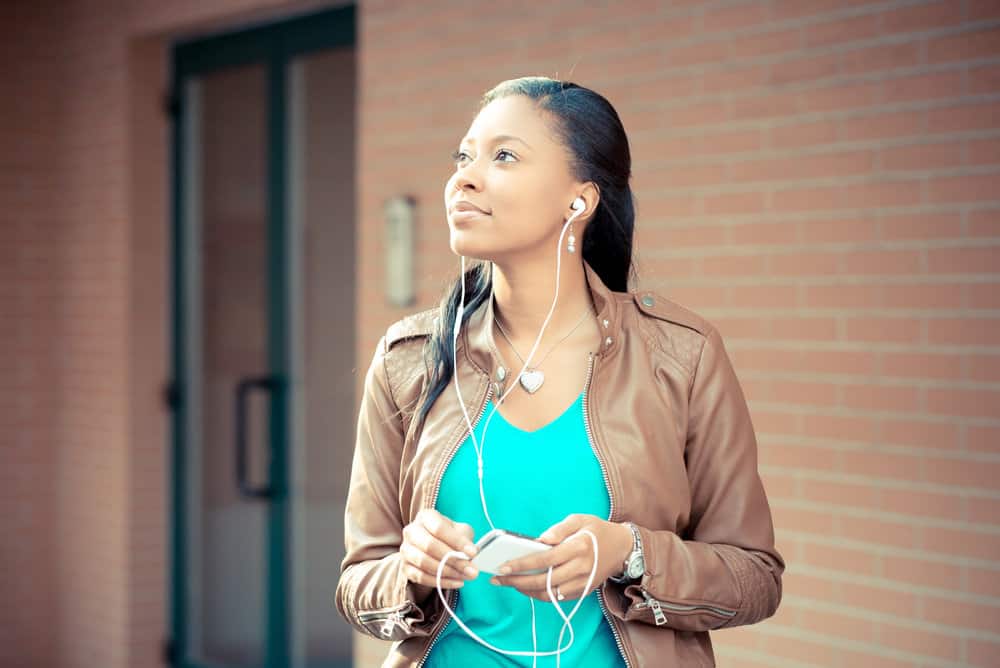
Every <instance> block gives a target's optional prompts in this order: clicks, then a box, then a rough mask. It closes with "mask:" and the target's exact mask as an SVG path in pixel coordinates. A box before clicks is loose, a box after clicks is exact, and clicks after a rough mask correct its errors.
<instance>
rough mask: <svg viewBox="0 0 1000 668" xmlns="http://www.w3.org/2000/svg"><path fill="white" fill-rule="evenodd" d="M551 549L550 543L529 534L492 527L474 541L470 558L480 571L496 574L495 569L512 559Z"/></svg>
mask: <svg viewBox="0 0 1000 668" xmlns="http://www.w3.org/2000/svg"><path fill="white" fill-rule="evenodd" d="M551 549H552V545H547V544H545V543H543V542H541V541H538V540H536V539H534V538H532V537H531V536H525V535H524V534H521V533H517V532H516V531H505V530H503V529H493V530H492V531H488V532H487V533H486V534H484V535H483V537H482V538H480V539H479V541H478V542H477V543H476V556H474V557H473V558H472V564H473V565H474V566H475V567H476V568H478V569H479V570H480V571H484V572H486V573H490V574H492V575H496V574H497V570H498V569H499V568H500V567H501V566H503V565H504V564H505V563H507V562H508V561H511V560H512V559H520V558H521V557H526V556H528V555H531V554H538V553H539V552H545V551H546V550H551ZM547 571H548V569H547V568H536V569H534V570H529V571H521V572H520V573H515V574H514V575H534V574H536V573H545V572H547Z"/></svg>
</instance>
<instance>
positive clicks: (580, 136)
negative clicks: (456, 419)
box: [419, 77, 635, 421]
mask: <svg viewBox="0 0 1000 668" xmlns="http://www.w3.org/2000/svg"><path fill="white" fill-rule="evenodd" d="M510 95H523V96H525V97H527V98H529V99H531V100H533V101H534V102H535V105H536V107H537V108H538V109H540V110H542V111H544V112H547V114H548V118H549V119H551V120H552V121H553V130H554V131H555V133H556V136H557V137H558V138H559V139H560V140H561V141H562V143H563V144H564V145H565V146H566V148H567V149H568V150H569V154H570V169H571V172H572V173H573V176H574V178H575V179H577V180H578V181H581V182H587V181H593V182H594V183H595V184H596V185H597V187H598V189H599V191H600V198H599V204H598V207H597V211H596V212H595V213H594V215H593V217H592V218H591V220H590V222H589V223H588V224H587V225H586V227H585V228H584V232H583V242H582V252H583V259H584V260H586V261H587V263H588V264H590V266H591V267H592V268H593V269H594V271H595V272H597V275H598V276H600V277H601V280H602V281H603V282H604V284H605V285H606V286H607V287H608V288H610V289H611V290H614V291H616V292H627V291H628V283H629V279H630V278H631V277H632V274H633V272H634V267H633V265H632V233H633V230H634V227H635V204H634V202H633V198H632V188H631V186H630V185H629V179H630V178H631V176H632V157H631V152H630V151H629V145H628V137H627V136H626V135H625V128H624V127H623V126H622V122H621V119H619V118H618V112H616V111H615V108H614V107H612V106H611V103H610V102H608V101H607V99H605V98H604V97H603V96H602V95H600V94H599V93H596V92H594V91H593V90H591V89H589V88H585V87H583V86H579V85H577V84H575V83H571V82H569V81H559V80H556V79H549V78H547V77H522V78H520V79H509V80H507V81H503V82H501V83H499V84H498V85H497V86H495V87H494V88H493V89H491V90H489V91H487V92H486V94H484V95H483V97H482V100H481V101H480V105H479V108H480V109H482V108H483V107H485V106H486V105H488V104H489V103H490V102H493V101H494V100H497V99H500V98H504V97H507V96H510ZM463 280H464V281H465V310H464V312H463V316H462V324H463V325H464V324H465V322H466V321H467V320H468V319H469V318H470V317H471V316H472V314H473V313H475V311H476V309H478V308H479V306H480V305H482V303H483V302H485V301H486V300H487V299H489V298H490V295H491V293H492V276H491V273H490V263H489V262H487V261H483V260H475V261H473V263H472V266H471V267H469V268H467V269H466V271H465V275H464V276H461V277H459V278H458V279H456V280H455V282H454V284H452V285H451V287H450V288H449V289H448V290H446V292H445V295H444V297H443V298H442V300H441V306H440V311H439V313H438V317H437V319H436V325H435V327H434V332H433V333H432V335H431V336H430V337H429V338H428V339H427V341H426V343H425V345H424V350H423V354H424V364H425V366H426V368H427V382H426V384H425V386H424V391H423V393H422V397H421V404H420V409H419V420H421V421H423V419H424V418H425V417H426V415H427V411H428V410H430V407H431V405H432V404H433V403H434V400H435V399H437V397H438V395H440V394H441V392H442V391H443V390H444V388H445V387H447V385H448V382H449V381H450V380H451V376H452V373H453V372H454V368H453V364H452V357H453V355H454V350H453V346H454V343H453V341H452V336H453V334H452V332H453V329H454V326H455V317H456V315H457V313H458V303H459V301H460V300H461V298H462V283H461V281H463Z"/></svg>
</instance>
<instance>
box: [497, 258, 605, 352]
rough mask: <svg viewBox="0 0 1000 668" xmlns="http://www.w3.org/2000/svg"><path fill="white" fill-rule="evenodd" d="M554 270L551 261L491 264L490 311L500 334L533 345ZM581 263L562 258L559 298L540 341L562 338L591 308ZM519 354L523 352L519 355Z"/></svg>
mask: <svg viewBox="0 0 1000 668" xmlns="http://www.w3.org/2000/svg"><path fill="white" fill-rule="evenodd" d="M555 273H556V268H555V265H554V263H552V262H547V263H545V262H536V263H531V262H519V263H518V264H517V265H516V266H512V265H501V264H498V263H494V265H493V296H494V299H495V301H496V304H495V306H494V312H495V315H496V318H497V320H499V321H500V323H501V324H502V325H503V328H504V331H506V332H507V334H508V335H509V336H510V337H511V339H513V340H514V341H521V342H528V344H530V343H533V342H534V340H535V339H536V338H538V331H539V330H540V329H541V328H542V324H543V323H544V322H545V318H546V316H547V315H548V313H549V309H551V308H552V299H553V298H554V297H555V296H556V284H555ZM591 304H592V300H591V296H590V290H589V288H588V286H587V276H586V273H585V271H584V267H583V260H582V259H579V258H571V259H569V258H566V257H563V259H562V262H561V267H560V272H559V295H558V301H557V302H556V306H555V310H554V311H553V312H552V317H551V318H550V319H549V322H548V324H547V325H546V326H545V333H544V335H543V336H542V341H543V342H545V341H551V340H553V337H561V336H564V335H565V334H566V333H567V332H569V331H570V330H571V329H572V328H573V326H574V325H576V324H577V323H578V322H579V321H580V318H581V316H583V313H584V312H585V311H586V310H587V309H588V308H591ZM522 354H523V352H522Z"/></svg>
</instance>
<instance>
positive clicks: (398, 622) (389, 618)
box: [358, 601, 413, 638]
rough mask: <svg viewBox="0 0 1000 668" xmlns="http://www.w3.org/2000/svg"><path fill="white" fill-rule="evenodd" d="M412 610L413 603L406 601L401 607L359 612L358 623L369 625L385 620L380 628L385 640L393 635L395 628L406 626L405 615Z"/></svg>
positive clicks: (395, 606)
mask: <svg viewBox="0 0 1000 668" xmlns="http://www.w3.org/2000/svg"><path fill="white" fill-rule="evenodd" d="M412 608H413V603H411V602H410V601H405V602H403V603H401V604H400V605H394V606H392V607H391V608H385V609H382V610H377V611H369V612H359V613H358V621H359V622H361V623H362V624H367V623H369V622H374V621H378V620H380V619H381V620H384V621H383V623H382V626H381V627H379V634H380V635H381V636H382V637H383V638H389V637H390V636H391V635H392V627H393V626H404V624H403V615H404V614H405V613H407V612H409V611H410V610H411V609H412Z"/></svg>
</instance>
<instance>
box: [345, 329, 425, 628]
mask: <svg viewBox="0 0 1000 668" xmlns="http://www.w3.org/2000/svg"><path fill="white" fill-rule="evenodd" d="M385 357H386V337H385V336H383V337H382V338H381V339H380V340H379V342H378V346H377V347H376V349H375V354H374V356H373V358H372V362H371V365H370V366H369V368H368V372H367V374H366V376H365V383H364V392H363V395H362V399H361V408H360V412H359V415H358V426H357V438H356V442H355V446H354V457H353V462H352V465H351V476H350V486H349V488H348V493H347V503H346V508H345V511H344V544H345V547H346V555H345V557H344V560H343V562H341V565H340V579H339V580H338V582H337V591H336V599H335V600H336V606H337V611H338V612H339V613H340V615H341V616H342V617H343V618H344V619H345V620H346V621H347V622H348V623H349V624H350V625H351V626H353V627H355V628H356V629H358V630H359V631H361V632H362V633H365V634H367V635H370V636H374V637H376V638H380V639H382V640H400V639H402V638H406V637H410V636H415V635H427V634H429V633H430V628H431V627H432V626H433V622H434V621H435V620H436V618H437V614H440V613H439V612H438V610H439V609H440V610H441V611H443V608H442V607H441V603H440V600H438V597H437V596H436V595H434V596H430V593H431V592H434V591H435V590H434V589H433V588H428V587H423V586H421V585H417V584H415V583H412V582H410V581H409V580H407V579H406V576H405V574H404V572H403V569H402V561H401V559H400V552H399V546H400V545H401V543H402V540H403V519H402V513H401V511H400V505H399V472H400V455H401V452H402V447H403V441H404V431H403V424H402V420H401V419H400V415H399V411H398V409H397V407H396V403H395V401H394V399H393V396H392V390H391V387H390V383H389V380H388V377H387V375H386V365H385Z"/></svg>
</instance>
